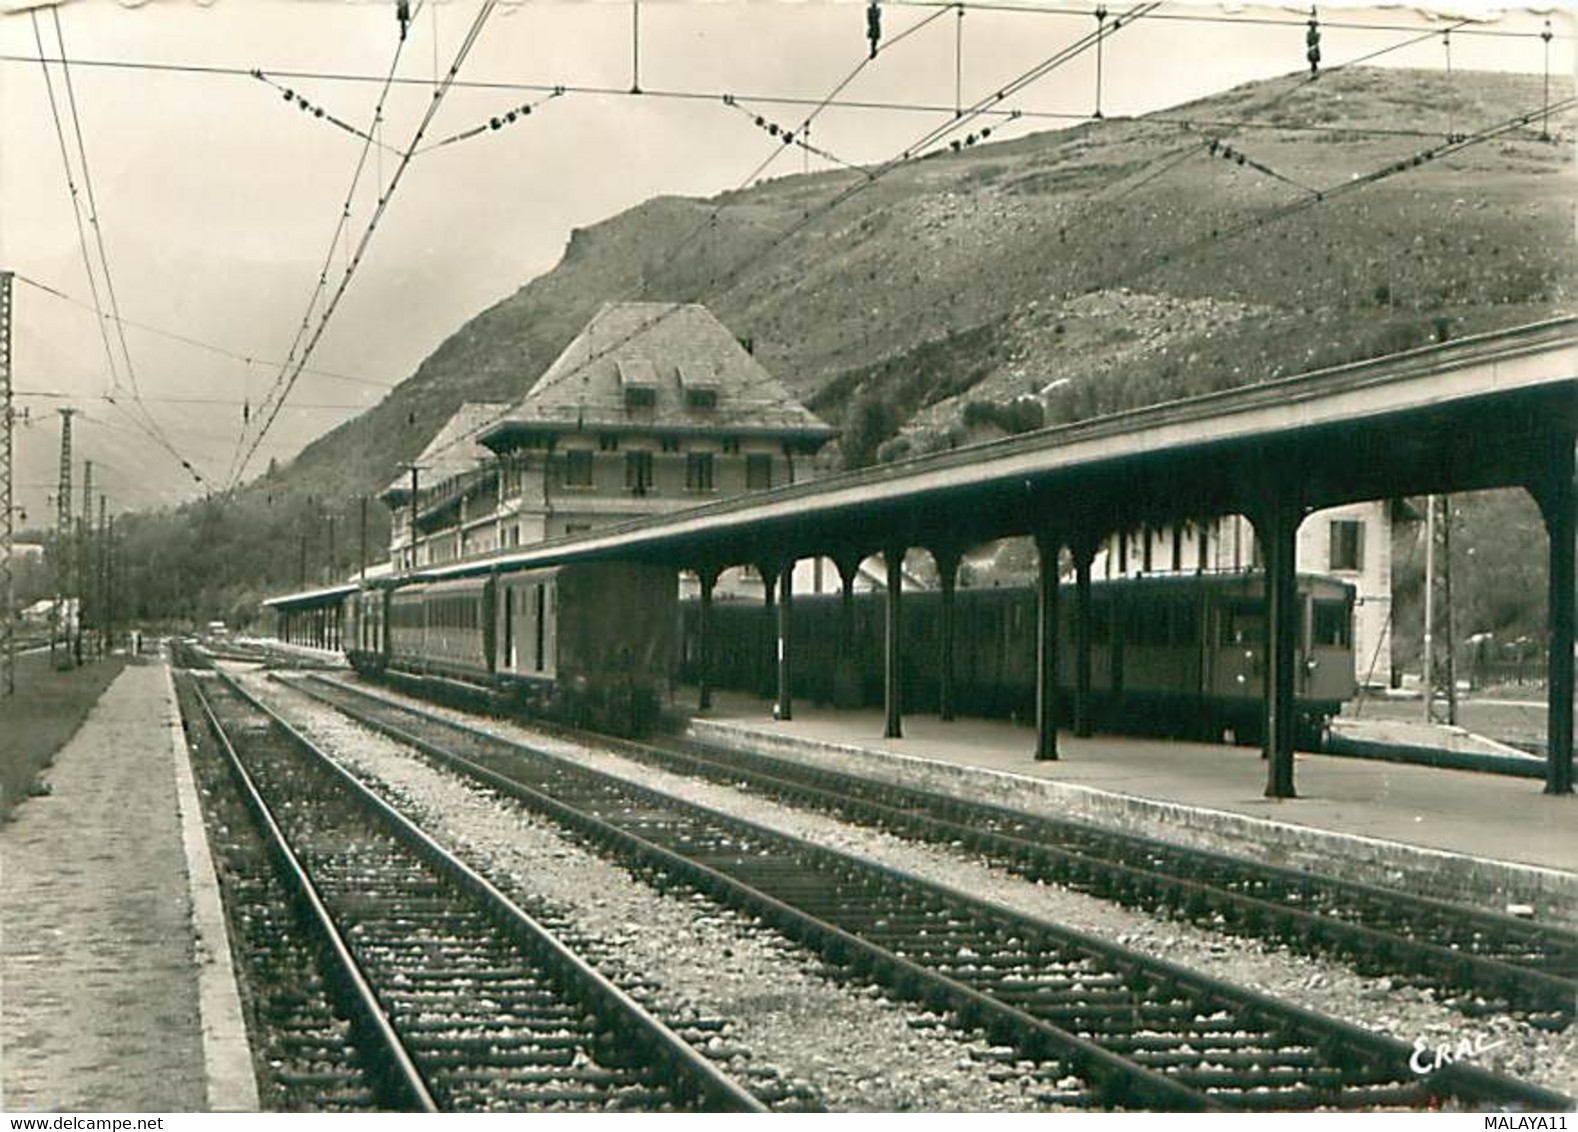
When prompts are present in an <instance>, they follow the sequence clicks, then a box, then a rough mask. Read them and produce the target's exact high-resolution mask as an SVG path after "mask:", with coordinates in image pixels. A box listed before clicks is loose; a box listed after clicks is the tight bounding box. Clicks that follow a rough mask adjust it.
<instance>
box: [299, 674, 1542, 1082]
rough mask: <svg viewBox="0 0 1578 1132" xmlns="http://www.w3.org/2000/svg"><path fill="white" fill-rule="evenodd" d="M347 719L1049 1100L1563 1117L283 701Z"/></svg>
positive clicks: (659, 814) (965, 905) (344, 695)
mask: <svg viewBox="0 0 1578 1132" xmlns="http://www.w3.org/2000/svg"><path fill="white" fill-rule="evenodd" d="M293 686H295V687H299V688H301V689H302V690H303V691H306V692H308V693H309V694H311V695H313V696H315V697H317V698H318V699H320V700H321V701H323V702H325V703H327V704H329V705H331V706H332V707H334V708H335V709H337V710H339V711H341V712H342V713H344V714H345V715H347V716H349V717H351V718H353V719H355V720H357V721H359V722H361V723H362V724H364V725H366V726H368V727H371V728H373V729H375V730H377V731H380V732H382V733H384V734H386V735H388V736H390V737H392V738H394V739H396V740H398V741H400V742H403V743H406V744H408V745H410V746H412V747H414V748H416V749H417V750H419V751H422V752H424V753H425V754H427V755H428V756H429V757H431V758H433V759H435V760H436V761H438V762H440V763H443V764H445V765H448V766H450V767H451V768H454V769H457V770H459V771H461V772H463V773H465V774H467V775H470V776H472V777H474V778H476V779H478V780H480V781H483V782H486V783H487V784H489V785H490V786H492V787H494V788H495V789H497V790H499V791H500V792H502V793H505V794H508V795H509V796H511V797H514V798H516V799H518V800H519V801H521V802H523V803H524V804H526V805H527V806H528V807H530V808H532V809H533V810H535V811H537V812H539V813H542V814H544V815H546V816H547V817H549V818H550V819H551V820H553V821H554V822H555V823H557V824H559V825H560V826H561V827H563V828H566V829H568V830H571V831H574V832H575V833H576V834H578V835H580V836H581V837H584V838H585V839H586V840H587V841H588V842H589V843H591V844H592V845H594V846H596V847H597V848H599V849H600V850H601V851H603V852H605V853H607V854H609V855H612V856H615V857H617V858H619V859H621V860H623V861H625V862H627V863H630V864H632V865H633V866H634V867H635V868H636V870H637V871H638V872H639V873H640V874H641V875H644V876H646V877H648V878H651V879H654V880H656V881H657V882H659V883H674V882H679V883H682V884H684V885H687V886H690V887H692V888H694V889H697V890H699V891H702V892H704V893H706V894H708V895H710V896H712V897H714V898H715V899H718V900H720V901H721V902H724V903H727V904H730V905H733V906H735V907H737V908H740V909H742V910H745V911H748V912H750V913H751V914H754V915H756V916H758V917H760V918H761V919H762V920H763V921H764V922H766V923H769V924H771V925H773V926H774V927H776V928H778V929H779V930H781V931H783V932H784V933H785V934H787V935H789V936H791V937H792V938H795V939H798V940H799V941H801V942H802V943H804V944H807V945H809V946H811V947H813V948H815V949H817V950H818V951H820V953H821V954H822V955H823V957H824V958H825V960H826V961H827V963H828V964H829V966H830V968H831V969H833V970H834V971H836V972H840V973H843V974H846V975H848V976H851V977H855V978H861V979H867V980H874V981H877V982H880V983H882V984H884V985H886V986H887V987H889V988H890V989H891V990H893V991H894V992H896V993H897V994H898V995H900V996H902V997H904V998H907V999H910V1000H913V1001H917V1002H920V1003H923V1004H925V1005H927V1006H928V1007H931V1008H937V1009H946V1010H949V1011H951V1012H952V1013H953V1014H954V1015H955V1016H956V1017H957V1018H958V1019H959V1020H960V1021H961V1023H963V1024H964V1025H967V1026H975V1027H981V1028H983V1029H985V1030H986V1031H987V1032H988V1033H989V1034H991V1035H992V1036H993V1038H994V1039H995V1040H996V1041H998V1042H1001V1043H1003V1044H1005V1045H1007V1046H1011V1047H1012V1048H1013V1049H1014V1050H1015V1051H1016V1054H1017V1056H1020V1057H1024V1058H1029V1059H1034V1060H1036V1061H1037V1062H1038V1063H1039V1065H1040V1068H1039V1070H1038V1073H1039V1076H1040V1079H1041V1080H1042V1081H1043V1082H1044V1086H1045V1089H1044V1099H1045V1100H1047V1101H1049V1102H1058V1103H1063V1104H1070V1105H1087V1106H1092V1107H1107V1108H1115V1107H1123V1108H1161V1109H1169V1110H1175V1109H1213V1108H1220V1109H1235V1108H1236V1109H1305V1108H1319V1107H1332V1108H1376V1107H1429V1106H1435V1105H1442V1104H1445V1105H1457V1106H1461V1107H1498V1106H1505V1105H1517V1106H1521V1107H1527V1108H1535V1109H1542V1110H1544V1109H1550V1110H1564V1109H1566V1108H1568V1107H1570V1105H1571V1101H1570V1100H1569V1099H1568V1098H1566V1097H1564V1096H1562V1095H1561V1094H1559V1093H1556V1092H1554V1091H1551V1090H1548V1089H1543V1088H1540V1087H1538V1086H1533V1085H1529V1084H1526V1083H1523V1082H1518V1081H1514V1080H1511V1079H1508V1078H1504V1077H1499V1076H1496V1075H1494V1074H1491V1073H1487V1072H1485V1071H1482V1070H1479V1069H1476V1068H1474V1067H1471V1066H1467V1065H1464V1064H1461V1063H1459V1064H1454V1065H1448V1066H1445V1067H1443V1068H1441V1069H1439V1070H1437V1071H1435V1072H1433V1073H1431V1074H1428V1075H1421V1074H1418V1073H1416V1072H1414V1071H1413V1070H1412V1069H1411V1068H1410V1066H1409V1058H1410V1055H1411V1054H1412V1052H1413V1051H1412V1049H1411V1048H1410V1047H1408V1046H1405V1045H1403V1044H1402V1043H1400V1042H1397V1041H1394V1040H1392V1039H1389V1038H1386V1037H1383V1036H1380V1035H1376V1034H1373V1033H1370V1032H1368V1031H1364V1030H1360V1029H1358V1028H1356V1027H1353V1026H1350V1025H1347V1024H1345V1023H1343V1022H1340V1021H1338V1020H1336V1019H1331V1018H1327V1017H1324V1016H1321V1015H1317V1014H1314V1013H1311V1012H1308V1011H1303V1010H1299V1009H1297V1008H1294V1007H1291V1006H1289V1005H1286V1004H1283V1003H1279V1002H1277V1001H1275V1000H1273V999H1270V998H1268V997H1266V996H1263V995H1259V994H1256V993H1254V992H1251V991H1249V990H1247V989H1245V988H1242V987H1238V986H1235V985H1232V984H1229V983H1224V982H1222V981H1220V980H1215V979H1211V978H1209V977H1206V976H1203V975H1200V974H1198V973H1196V972H1192V971H1189V970H1187V969H1185V968H1182V967H1178V966H1176V965H1173V964H1169V963H1166V962H1164V961H1161V960H1156V959H1152V958H1150V957H1148V956H1144V955H1141V954H1138V953H1136V952H1132V951H1129V950H1128V949H1125V948H1122V947H1118V946H1116V945H1113V944H1110V943H1108V942H1106V941H1104V940H1100V939H1096V938H1094V937H1091V936H1087V935H1084V934H1082V933H1078V932H1074V931H1071V930H1068V929H1065V928H1062V927H1059V926H1057V925H1053V924H1050V923H1047V922H1045V921H1040V920H1036V919H1033V918H1030V917H1026V916H1023V915H1020V914H1018V913H1015V912H1013V911H1011V910H1009V909H1007V908H1004V907H1002V906H1000V905H995V904H992V903H990V902H987V901H983V900H979V899H977V898H974V897H972V896H970V895H969V894H966V893H962V892H959V891H956V890H952V889H948V888H945V887H943V886H939V885H936V884H932V883H930V882H927V881H924V880H921V879H919V878H917V877H914V876H911V875H908V874H905V873H901V872H899V871H897V870H894V869H890V868H886V867H883V866H879V865H876V864H873V863H871V862H868V861H863V860H859V859H857V858H854V857H851V856H848V855H846V854H843V853H839V852H836V851H833V850H829V849H826V848H823V847H820V846H816V845H812V844H810V843H808V842H805V841H802V840H799V839H797V838H792V837H788V836H785V835H782V834H779V833H777V832H775V831H772V830H768V829H765V828H763V827H761V826H758V825H755V824H754V823H751V822H747V821H744V820H742V819H738V818H734V817H730V816H727V815H724V814H721V813H719V812H717V811H714V810H710V809H707V808H705V807H701V806H697V805H693V804H690V803H686V802H684V801H681V800H679V799H677V798H673V797H671V796H668V795H665V794H662V793H660V792H658V791H654V790H651V789H648V788H646V787H642V786H639V785H636V784H634V783H631V782H628V781H626V780H624V779H620V778H618V777H616V776H612V775H607V774H603V773H601V772H597V771H593V770H590V769H588V768H586V767H584V766H580V765H578V764H575V763H573V762H571V761H569V760H566V759H563V758H559V757H556V756H554V755H550V754H548V753H546V752H543V751H540V750H535V749H532V748H529V747H525V746H522V745H519V744H515V743H512V742H508V741H506V740H502V739H499V738H498V737H496V736H493V735H490V734H488V733H487V732H485V731H482V730H481V729H479V728H475V727H471V726H468V725H464V724H457V723H454V722H450V721H447V720H442V719H439V718H437V717H435V716H432V715H431V714H430V713H425V712H421V711H418V710H416V709H413V708H409V707H406V706H404V705H399V704H395V703H393V702H392V701H389V700H386V699H384V698H382V697H370V696H367V695H366V694H364V693H361V692H358V691H355V690H353V689H349V688H347V687H345V686H344V685H342V684H339V683H338V682H321V681H311V682H293Z"/></svg>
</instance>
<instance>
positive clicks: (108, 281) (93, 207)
mask: <svg viewBox="0 0 1578 1132" xmlns="http://www.w3.org/2000/svg"><path fill="white" fill-rule="evenodd" d="M51 14H52V15H53V16H54V23H55V41H56V44H57V46H58V48H59V56H58V62H59V65H60V67H61V74H62V80H63V85H64V87H65V90H66V105H67V108H68V111H69V113H70V117H71V121H72V133H73V135H74V137H75V139H76V143H77V159H78V163H79V167H80V169H81V171H82V182H83V189H84V190H85V191H86V194H87V201H88V227H91V228H92V229H93V233H94V241H93V244H94V246H95V247H96V248H97V250H98V253H99V272H100V273H102V274H103V276H104V285H105V293H106V296H107V297H108V298H109V300H110V306H111V310H112V311H113V312H114V317H115V318H116V319H118V318H119V314H120V306H119V303H118V301H117V300H116V297H115V290H114V282H113V278H112V276H111V274H110V265H109V257H108V255H107V254H106V252H105V246H104V236H103V230H102V227H101V225H100V223H99V216H98V204H97V197H96V194H95V193H94V190H93V180H92V172H91V168H90V166H89V165H88V155H87V145H86V142H85V140H84V138H83V132H82V119H81V115H80V114H79V112H78V109H77V101H76V91H75V87H74V85H73V84H72V82H71V71H70V64H69V62H68V60H67V54H66V41H65V35H64V31H63V29H62V26H61V23H60V16H59V13H58V11H55V10H54V9H51ZM29 15H30V16H31V18H32V25H33V37H34V40H35V42H36V43H37V44H38V46H39V57H40V59H41V60H42V59H43V57H44V49H43V37H42V33H41V32H40V31H39V26H38V14H37V12H31V13H29ZM40 65H41V67H42V68H43V72H44V82H45V88H46V91H47V92H48V96H49V105H50V113H51V117H52V119H53V121H54V125H55V133H56V140H57V141H58V143H59V146H60V157H61V163H62V166H63V168H64V169H65V174H66V184H67V187H68V189H69V190H70V194H71V203H72V213H73V216H74V218H75V220H76V226H77V237H78V244H79V247H80V249H81V253H82V260H83V268H84V270H85V271H86V273H87V276H88V284H89V290H90V293H91V294H92V295H93V301H94V309H95V310H96V311H97V313H98V314H99V315H100V316H101V317H100V318H99V320H98V322H99V329H100V335H101V338H102V340H103V343H104V348H105V361H106V363H107V364H108V366H109V371H110V389H111V391H112V394H113V392H114V391H115V390H117V389H118V386H119V377H118V369H117V366H116V362H115V351H114V348H113V347H112V346H111V345H110V335H109V325H110V324H109V323H107V322H106V321H105V310H104V304H103V301H102V299H101V298H100V295H99V290H98V284H97V282H96V277H95V272H94V268H93V263H92V254H91V252H90V250H89V243H88V239H87V234H86V230H85V228H84V226H83V223H82V211H81V202H80V199H79V195H78V191H77V187H76V183H75V180H74V178H73V175H72V170H71V159H70V156H69V153H68V148H67V144H66V136H65V129H64V125H63V123H62V120H61V115H60V108H59V103H58V101H57V99H56V97H55V92H54V83H53V81H52V79H51V77H50V73H49V66H48V64H47V63H42V62H41V64H40ZM115 327H116V336H117V337H118V339H119V341H120V346H121V357H122V360H123V364H124V366H125V368H126V374H127V383H128V386H129V387H130V389H131V390H132V394H133V397H134V399H135V398H136V397H137V396H138V389H137V379H136V371H135V368H134V367H133V365H132V360H131V352H130V350H129V349H128V348H127V345H126V337H125V333H124V331H123V330H122V329H121V328H120V324H119V323H118V322H116V323H115ZM112 394H111V395H106V400H108V401H109V403H110V404H112V405H115V406H116V407H117V408H118V409H119V410H120V411H121V412H122V413H123V414H125V415H126V417H127V419H128V420H130V421H132V423H133V424H134V425H135V426H136V427H137V428H138V429H139V430H140V431H141V432H142V433H143V435H144V436H146V437H147V438H148V439H149V440H151V441H153V442H154V443H155V444H156V445H158V446H159V447H160V448H161V449H163V450H164V451H165V452H166V453H168V454H169V455H170V456H171V458H173V459H174V460H175V461H176V462H177V463H178V464H179V465H180V466H181V467H182V468H183V469H184V470H185V471H186V472H187V474H189V475H190V476H191V477H192V478H193V479H194V480H195V481H196V482H197V483H199V484H202V483H204V482H206V481H205V480H204V478H203V476H202V473H201V472H200V471H198V469H197V467H196V466H195V465H194V464H193V463H192V462H191V461H190V460H188V459H187V458H186V456H184V455H183V454H182V453H181V452H180V450H179V449H177V448H176V447H175V445H174V444H173V443H171V441H170V438H169V437H168V436H166V435H165V433H164V430H163V429H162V428H160V426H159V423H158V421H157V420H155V419H154V417H153V414H152V413H150V412H149V411H148V409H147V407H146V406H145V405H141V403H140V401H138V402H136V403H137V404H138V406H139V408H140V409H141V410H142V417H143V418H146V419H141V418H139V416H138V414H137V413H135V412H133V411H132V410H131V409H129V408H128V407H126V406H125V405H122V404H121V403H120V402H119V401H117V400H115V399H114V398H113V395H112Z"/></svg>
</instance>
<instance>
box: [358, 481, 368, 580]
mask: <svg viewBox="0 0 1578 1132" xmlns="http://www.w3.org/2000/svg"><path fill="white" fill-rule="evenodd" d="M359 520H360V527H361V530H360V532H359V534H360V536H361V540H360V541H361V559H362V565H361V571H360V573H361V580H362V581H363V582H365V581H367V496H366V495H363V496H362V498H361V514H360V516H359Z"/></svg>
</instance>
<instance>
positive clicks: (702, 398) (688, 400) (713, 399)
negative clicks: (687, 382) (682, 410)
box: [685, 388, 718, 409]
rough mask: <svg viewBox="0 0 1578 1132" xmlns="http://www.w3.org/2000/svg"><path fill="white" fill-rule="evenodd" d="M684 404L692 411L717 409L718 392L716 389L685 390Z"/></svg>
mask: <svg viewBox="0 0 1578 1132" xmlns="http://www.w3.org/2000/svg"><path fill="white" fill-rule="evenodd" d="M685 404H686V405H687V406H689V407H690V408H692V409H716V408H717V407H718V391H717V390H716V389H695V388H692V389H687V390H685Z"/></svg>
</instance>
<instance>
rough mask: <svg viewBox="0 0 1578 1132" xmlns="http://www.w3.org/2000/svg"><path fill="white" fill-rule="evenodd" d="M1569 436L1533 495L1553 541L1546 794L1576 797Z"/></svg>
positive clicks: (1577, 549)
mask: <svg viewBox="0 0 1578 1132" xmlns="http://www.w3.org/2000/svg"><path fill="white" fill-rule="evenodd" d="M1573 446H1574V437H1573V435H1572V433H1571V432H1570V431H1567V432H1566V433H1565V434H1564V435H1560V436H1558V437H1557V438H1555V439H1554V440H1553V441H1552V444H1551V452H1550V459H1549V462H1548V465H1547V466H1548V469H1549V471H1548V474H1547V477H1546V479H1545V481H1544V483H1542V484H1540V485H1539V486H1538V487H1537V488H1536V489H1535V490H1534V491H1533V495H1534V497H1535V500H1536V501H1537V502H1538V503H1539V505H1540V513H1541V514H1542V515H1543V516H1544V518H1545V533H1546V535H1547V536H1548V540H1549V550H1548V556H1549V569H1548V578H1549V599H1548V601H1549V606H1548V608H1549V611H1550V612H1549V620H1550V646H1549V647H1550V652H1549V655H1548V658H1547V661H1546V670H1547V673H1548V677H1547V679H1546V681H1545V688H1546V725H1545V740H1546V742H1545V747H1546V752H1545V793H1547V794H1571V793H1572V792H1573V691H1574V673H1573V640H1574V629H1575V617H1574V605H1575V603H1578V569H1575V566H1578V546H1575V542H1574V540H1575V539H1578V486H1575V484H1574V482H1573V481H1574V473H1575V471H1578V459H1575V455H1574V447H1573Z"/></svg>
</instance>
